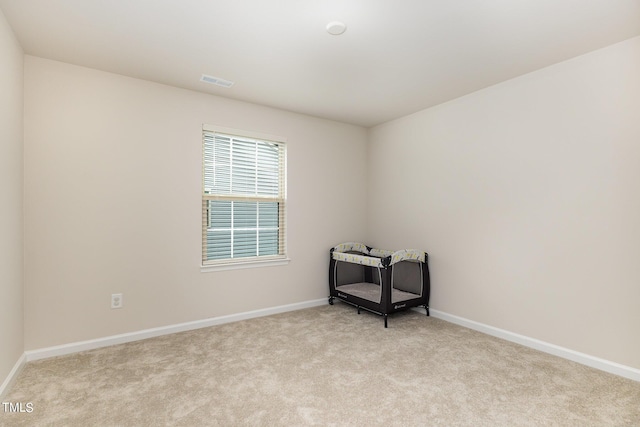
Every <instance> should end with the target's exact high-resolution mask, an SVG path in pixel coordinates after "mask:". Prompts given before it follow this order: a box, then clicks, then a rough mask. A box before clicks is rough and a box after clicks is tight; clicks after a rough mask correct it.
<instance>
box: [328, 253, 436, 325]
mask: <svg viewBox="0 0 640 427" xmlns="http://www.w3.org/2000/svg"><path fill="white" fill-rule="evenodd" d="M329 253H330V258H329V304H331V305H333V302H334V300H335V299H336V298H337V299H339V300H341V301H344V302H346V303H348V304H351V305H354V306H356V308H357V309H358V314H360V309H361V308H363V309H365V310H368V311H371V312H373V313H376V314H380V315H382V316H383V317H384V327H385V328H386V327H387V317H388V315H389V314H391V313H395V312H396V311H401V310H406V309H408V308H411V307H418V306H424V308H425V310H426V311H427V316H428V315H429V292H430V280H429V266H428V263H427V260H428V254H427V253H426V252H421V251H417V250H413V249H404V250H399V251H395V252H394V251H387V250H383V249H374V248H372V247H370V246H366V245H364V244H362V243H354V242H349V243H341V244H339V245H337V246H335V247H333V248H331V250H330V252H329Z"/></svg>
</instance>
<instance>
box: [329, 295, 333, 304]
mask: <svg viewBox="0 0 640 427" xmlns="http://www.w3.org/2000/svg"><path fill="white" fill-rule="evenodd" d="M329 305H333V297H329Z"/></svg>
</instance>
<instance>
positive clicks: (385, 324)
mask: <svg viewBox="0 0 640 427" xmlns="http://www.w3.org/2000/svg"><path fill="white" fill-rule="evenodd" d="M382 316H383V317H384V327H385V328H386V327H387V317H388V315H387V314H383V315H382Z"/></svg>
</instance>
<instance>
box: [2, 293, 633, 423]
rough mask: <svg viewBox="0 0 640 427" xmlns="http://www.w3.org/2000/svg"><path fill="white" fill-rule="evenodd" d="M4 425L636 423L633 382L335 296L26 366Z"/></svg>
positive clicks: (413, 314)
mask: <svg viewBox="0 0 640 427" xmlns="http://www.w3.org/2000/svg"><path fill="white" fill-rule="evenodd" d="M5 401H7V402H22V403H27V402H31V403H32V404H33V412H31V413H17V414H16V413H10V414H6V413H2V411H1V409H2V408H0V424H1V425H4V426H22V425H25V426H40V425H47V426H49V425H52V426H164V425H179V426H209V425H211V426H225V427H228V426H244V425H250V426H254V425H255V426H306V425H311V426H382V425H384V426H553V425H557V426H640V383H637V382H634V381H631V380H627V379H624V378H621V377H617V376H615V375H611V374H607V373H604V372H601V371H597V370H595V369H591V368H588V367H585V366H582V365H579V364H576V363H573V362H570V361H567V360H563V359H560V358H556V357H554V356H550V355H547V354H544V353H540V352H537V351H535V350H531V349H528V348H526V347H522V346H519V345H517V344H513V343H510V342H506V341H502V340H499V339H496V338H493V337H490V336H487V335H483V334H481V333H478V332H475V331H472V330H469V329H465V328H462V327H459V326H456V325H453V324H450V323H447V322H444V321H442V320H438V319H434V318H428V317H426V316H425V315H424V314H420V313H417V312H415V311H410V312H406V313H400V314H396V315H393V316H391V317H390V319H389V328H388V329H385V328H384V327H383V322H382V319H381V318H380V317H378V316H374V315H372V314H370V313H363V314H361V315H360V316H358V315H357V314H356V311H355V309H354V308H353V307H350V306H347V305H345V304H340V303H336V305H334V306H328V305H327V306H324V307H317V308H312V309H308V310H301V311H296V312H291V313H285V314H280V315H275V316H270V317H263V318H258V319H252V320H248V321H243V322H237V323H232V324H226V325H221V326H216V327H211V328H206V329H200V330H196V331H191V332H184V333H180V334H174V335H170V336H164V337H159V338H153V339H148V340H145V341H138V342H135V343H129V344H123V345H118V346H113V347H109V348H104V349H99V350H92V351H87V352H83V353H79V354H75V355H71V356H64V357H58V358H55V359H49V360H43V361H37V362H32V363H29V364H28V365H27V366H26V367H25V369H24V370H23V371H22V373H21V374H20V376H19V378H18V380H17V381H16V383H15V385H14V386H13V388H12V390H11V391H10V393H9V395H8V396H7V397H6V398H5Z"/></svg>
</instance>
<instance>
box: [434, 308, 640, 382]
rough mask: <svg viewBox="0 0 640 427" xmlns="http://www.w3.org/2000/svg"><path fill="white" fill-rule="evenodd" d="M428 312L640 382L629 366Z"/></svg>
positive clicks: (502, 330) (635, 371)
mask: <svg viewBox="0 0 640 427" xmlns="http://www.w3.org/2000/svg"><path fill="white" fill-rule="evenodd" d="M429 312H430V314H431V315H432V316H433V317H435V318H437V319H442V320H446V321H447V322H450V323H455V324H456V325H460V326H464V327H466V328H469V329H473V330H475V331H479V332H482V333H485V334H487V335H491V336H494V337H497V338H502V339H504V340H507V341H511V342H514V343H517V344H521V345H524V346H525V347H530V348H533V349H535V350H539V351H542V352H544V353H549V354H552V355H554V356H558V357H562V358H563V359H568V360H571V361H574V362H577V363H580V364H582V365H586V366H590V367H592V368H596V369H599V370H601V371H605V372H609V373H611V374H615V375H619V376H621V377H624V378H628V379H630V380H634V381H640V369H635V368H632V367H630V366H625V365H621V364H619V363H616V362H611V361H609V360H605V359H600V358H598V357H594V356H590V355H588V354H585V353H580V352H577V351H574V350H570V349H568V348H564V347H560V346H557V345H555V344H549V343H547V342H544V341H540V340H537V339H535V338H530V337H526V336H524V335H520V334H516V333H513V332H509V331H506V330H504V329H499V328H495V327H493V326H489V325H485V324H483V323H479V322H475V321H473V320H469V319H465V318H463V317H458V316H454V315H452V314H448V313H444V312H442V311H438V310H433V309H429Z"/></svg>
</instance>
